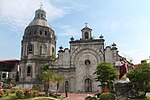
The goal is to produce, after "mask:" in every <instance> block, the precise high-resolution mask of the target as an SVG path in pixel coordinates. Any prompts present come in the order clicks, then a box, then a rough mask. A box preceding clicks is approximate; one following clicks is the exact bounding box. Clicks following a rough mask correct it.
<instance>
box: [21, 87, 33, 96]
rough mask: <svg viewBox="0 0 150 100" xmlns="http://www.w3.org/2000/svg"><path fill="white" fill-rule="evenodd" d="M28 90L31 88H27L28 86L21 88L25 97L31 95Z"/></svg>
mask: <svg viewBox="0 0 150 100" xmlns="http://www.w3.org/2000/svg"><path fill="white" fill-rule="evenodd" d="M30 90H31V89H29V88H25V89H23V92H24V96H25V97H27V98H29V97H31V95H32V94H31V92H30Z"/></svg>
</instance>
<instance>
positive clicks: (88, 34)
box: [81, 23, 92, 40]
mask: <svg viewBox="0 0 150 100" xmlns="http://www.w3.org/2000/svg"><path fill="white" fill-rule="evenodd" d="M81 31H82V40H89V39H91V38H92V33H91V31H92V29H90V28H89V27H87V23H85V27H84V28H83V29H82V30H81Z"/></svg>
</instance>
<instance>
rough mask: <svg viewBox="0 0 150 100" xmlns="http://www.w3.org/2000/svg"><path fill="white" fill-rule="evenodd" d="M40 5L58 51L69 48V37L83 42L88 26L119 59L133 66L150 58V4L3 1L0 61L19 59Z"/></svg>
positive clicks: (144, 0) (143, 0) (134, 0)
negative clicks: (84, 30)
mask: <svg viewBox="0 0 150 100" xmlns="http://www.w3.org/2000/svg"><path fill="white" fill-rule="evenodd" d="M41 2H42V4H43V9H44V10H45V11H46V13H47V20H48V22H49V24H50V25H51V27H52V28H53V30H54V31H55V33H56V35H57V38H58V39H57V48H58V47H59V46H60V45H62V46H63V47H64V48H69V41H70V37H72V36H73V37H74V38H75V39H80V38H81V29H82V28H83V27H84V26H85V23H88V27H90V28H92V29H93V31H92V34H93V36H94V37H95V38H98V37H99V36H100V35H101V34H102V35H103V36H104V38H105V43H106V45H107V46H109V45H111V44H112V43H113V42H114V43H116V44H117V47H118V50H119V54H120V55H122V56H124V57H126V58H127V59H131V58H132V59H133V62H134V63H140V61H141V60H143V59H148V58H149V56H150V46H149V43H150V39H149V37H150V6H149V4H150V0H0V60H4V59H12V58H16V59H20V50H21V49H20V48H21V40H22V36H23V34H24V29H25V28H26V27H27V25H28V24H29V23H30V22H31V21H32V20H33V18H34V14H35V10H37V9H38V8H39V7H40V3H41ZM57 50H58V49H57Z"/></svg>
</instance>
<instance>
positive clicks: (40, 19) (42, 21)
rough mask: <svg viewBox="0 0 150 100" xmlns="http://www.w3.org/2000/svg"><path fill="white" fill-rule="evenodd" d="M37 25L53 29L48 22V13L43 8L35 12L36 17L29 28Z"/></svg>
mask: <svg viewBox="0 0 150 100" xmlns="http://www.w3.org/2000/svg"><path fill="white" fill-rule="evenodd" d="M36 25H39V26H44V27H49V28H51V27H50V25H49V24H48V22H47V20H46V12H45V11H44V10H43V8H42V7H40V9H38V10H36V11H35V17H34V19H33V21H32V22H31V23H30V24H29V25H28V26H36Z"/></svg>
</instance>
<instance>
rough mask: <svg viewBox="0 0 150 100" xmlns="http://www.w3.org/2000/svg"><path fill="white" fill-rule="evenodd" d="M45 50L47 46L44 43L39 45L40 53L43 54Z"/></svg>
mask: <svg viewBox="0 0 150 100" xmlns="http://www.w3.org/2000/svg"><path fill="white" fill-rule="evenodd" d="M46 52H47V46H46V45H45V44H42V45H41V46H40V53H41V54H42V55H45V54H46Z"/></svg>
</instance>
